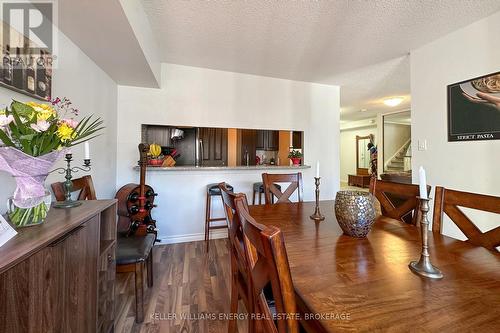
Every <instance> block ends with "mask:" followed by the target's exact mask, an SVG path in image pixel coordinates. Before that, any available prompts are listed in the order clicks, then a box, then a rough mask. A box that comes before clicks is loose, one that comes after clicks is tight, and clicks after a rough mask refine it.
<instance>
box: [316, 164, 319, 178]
mask: <svg viewBox="0 0 500 333" xmlns="http://www.w3.org/2000/svg"><path fill="white" fill-rule="evenodd" d="M316 178H319V161H317V162H316Z"/></svg>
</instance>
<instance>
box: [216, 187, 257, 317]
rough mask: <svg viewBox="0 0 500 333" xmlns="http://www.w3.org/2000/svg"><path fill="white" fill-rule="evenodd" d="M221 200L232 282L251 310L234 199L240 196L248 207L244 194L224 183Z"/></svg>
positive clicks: (243, 248) (247, 267) (242, 245)
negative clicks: (227, 230)
mask: <svg viewBox="0 0 500 333" xmlns="http://www.w3.org/2000/svg"><path fill="white" fill-rule="evenodd" d="M219 188H220V189H221V195H222V202H223V204H224V211H225V212H226V218H227V223H228V229H229V243H230V248H231V273H232V278H233V279H234V282H236V283H237V284H238V291H239V295H240V296H241V298H242V299H243V302H244V303H245V306H246V307H247V311H251V309H250V307H251V305H250V300H249V283H248V280H249V278H250V277H249V275H250V273H249V272H250V269H249V263H248V262H247V256H246V253H245V245H244V243H245V236H244V234H243V228H242V226H241V223H240V218H239V216H238V214H236V203H235V200H236V199H237V198H240V199H241V200H242V202H244V207H248V204H247V201H246V196H245V194H243V193H237V194H236V193H233V192H232V191H231V190H229V189H228V188H227V186H226V183H220V184H219ZM245 209H247V208H245Z"/></svg>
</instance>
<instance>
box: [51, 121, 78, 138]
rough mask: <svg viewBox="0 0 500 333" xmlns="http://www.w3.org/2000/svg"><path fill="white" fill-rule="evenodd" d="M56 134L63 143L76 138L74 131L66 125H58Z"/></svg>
mask: <svg viewBox="0 0 500 333" xmlns="http://www.w3.org/2000/svg"><path fill="white" fill-rule="evenodd" d="M56 134H57V136H58V137H59V139H61V141H63V142H64V141H68V140H71V139H74V138H75V136H76V133H75V130H74V129H73V128H72V127H70V126H68V124H66V123H61V124H60V125H59V128H58V129H57V132H56Z"/></svg>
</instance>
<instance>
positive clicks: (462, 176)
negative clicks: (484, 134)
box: [411, 12, 500, 238]
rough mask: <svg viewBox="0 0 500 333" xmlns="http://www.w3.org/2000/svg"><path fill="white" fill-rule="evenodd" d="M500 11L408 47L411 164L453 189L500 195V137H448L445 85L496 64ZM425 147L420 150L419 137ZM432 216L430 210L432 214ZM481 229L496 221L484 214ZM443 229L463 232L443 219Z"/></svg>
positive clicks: (454, 233) (487, 70)
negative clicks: (462, 139)
mask: <svg viewBox="0 0 500 333" xmlns="http://www.w3.org/2000/svg"><path fill="white" fill-rule="evenodd" d="M499 35H500V12H499V13H496V14H494V15H492V16H490V17H488V18H485V19H483V20H480V21H478V22H476V23H474V24H471V25H469V26H467V27H465V28H463V29H460V30H457V31H455V32H453V33H451V34H449V35H447V36H445V37H443V38H440V39H438V40H436V41H434V42H432V43H430V44H427V45H425V46H423V47H421V48H419V49H417V50H414V51H412V52H411V96H412V108H411V113H412V115H411V117H412V123H413V126H412V141H413V142H414V143H415V146H414V149H413V158H412V167H413V170H414V172H413V181H414V182H415V181H416V180H417V178H418V175H417V174H416V172H415V171H416V170H418V166H420V165H423V166H424V167H425V168H426V169H427V174H428V176H427V177H428V178H427V179H428V182H429V183H430V184H432V185H442V186H445V187H449V188H452V189H457V190H464V191H470V192H476V193H483V194H490V195H495V196H500V173H499V165H500V154H499V152H500V141H499V140H496V141H469V142H447V104H446V103H447V96H446V86H447V85H448V84H451V83H455V82H459V81H463V80H467V79H470V78H473V77H477V76H480V75H485V74H488V73H493V72H497V71H499V70H500V46H499V44H498V41H499V38H498V36H499ZM424 139H425V140H427V146H428V149H427V151H418V150H417V149H416V148H415V147H416V143H417V141H418V140H424ZM431 216H432V215H431ZM479 222H480V223H479V228H480V229H482V230H488V229H491V228H492V227H494V226H498V225H499V224H500V220H499V219H498V216H497V217H494V216H489V217H488V218H486V217H483V218H481V219H480V221H479ZM444 232H445V234H447V235H450V236H453V237H456V238H461V236H462V235H461V232H460V231H459V230H458V228H456V227H455V226H454V225H452V223H451V222H450V221H445V224H444Z"/></svg>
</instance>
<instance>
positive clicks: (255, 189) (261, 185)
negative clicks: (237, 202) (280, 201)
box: [252, 182, 281, 205]
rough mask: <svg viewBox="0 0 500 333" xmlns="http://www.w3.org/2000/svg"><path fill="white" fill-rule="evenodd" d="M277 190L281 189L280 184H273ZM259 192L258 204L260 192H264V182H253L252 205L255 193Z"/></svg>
mask: <svg viewBox="0 0 500 333" xmlns="http://www.w3.org/2000/svg"><path fill="white" fill-rule="evenodd" d="M274 186H276V188H277V189H278V190H280V191H281V186H279V185H278V184H274ZM257 193H259V205H260V204H262V194H264V183H263V182H257V183H253V193H252V205H255V194H257ZM272 200H273V203H274V198H272Z"/></svg>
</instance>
